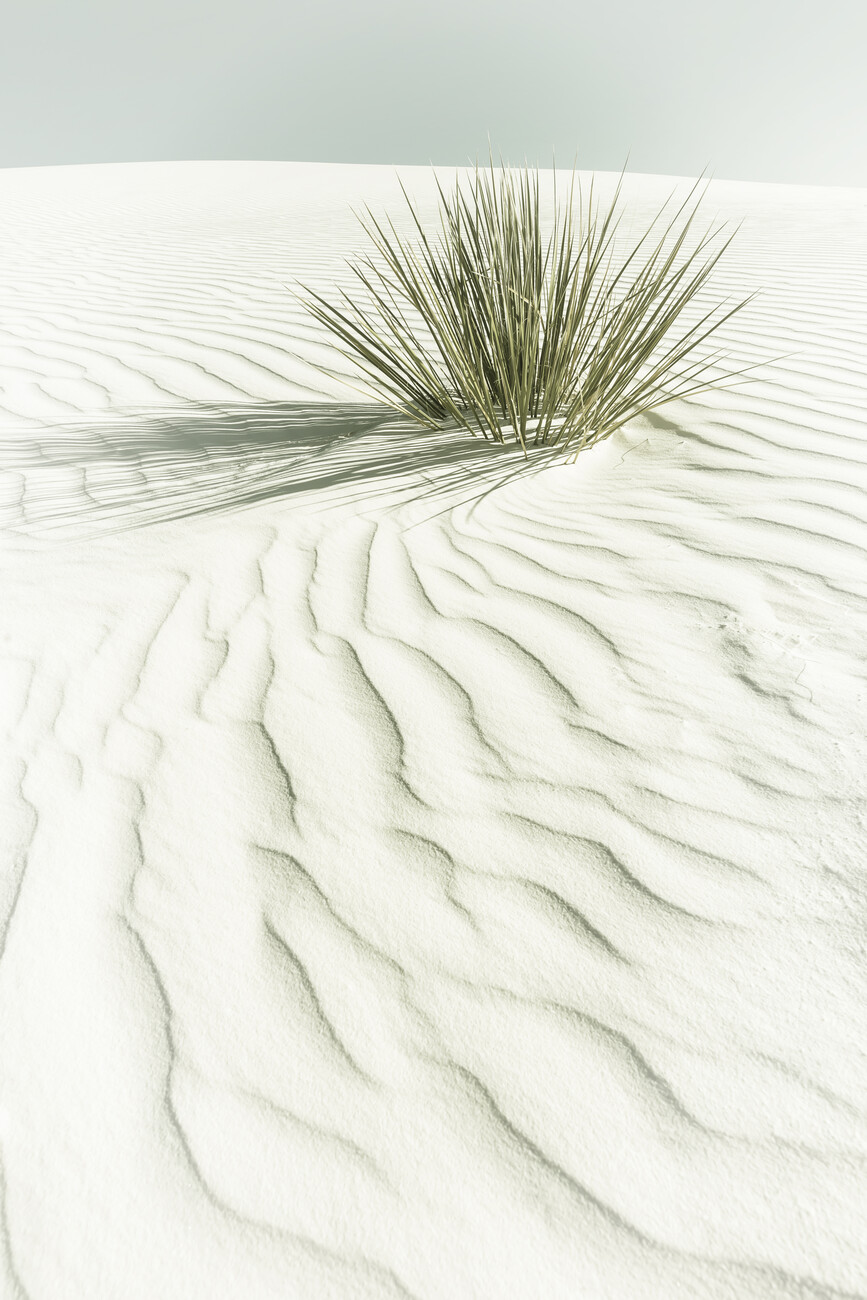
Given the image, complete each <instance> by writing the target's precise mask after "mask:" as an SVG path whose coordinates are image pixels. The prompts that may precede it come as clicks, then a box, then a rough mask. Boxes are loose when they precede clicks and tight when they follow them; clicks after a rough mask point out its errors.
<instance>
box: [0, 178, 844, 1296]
mask: <svg viewBox="0 0 867 1300" xmlns="http://www.w3.org/2000/svg"><path fill="white" fill-rule="evenodd" d="M444 170H445V169H444ZM425 171H426V169H412V168H406V169H401V173H402V175H404V176H406V177H407V178H408V179H409V180H410V181H411V182H412V184H413V185H415V186H416V187H417V188H418V191H419V192H420V193H421V191H422V189H423V186H424V185H427V184H428V181H426V180H424V176H423V173H425ZM631 183H632V186H633V190H634V199H635V203H636V205H637V207H636V211H639V215H640V205H641V204H642V203H644V204H646V205H648V208H652V207H653V204H654V202H655V201H656V197H657V191H660V192H661V193H662V192H664V191H665V189H666V187H665V184H664V183H663V182H661V181H660V179H659V178H634V180H633V181H632V182H631ZM2 188H3V189H4V195H5V197H4V202H5V204H6V206H5V209H4V211H5V212H6V216H5V218H4V220H5V221H6V222H7V223H8V225H9V227H10V234H9V238H8V239H7V243H6V248H5V251H4V254H3V256H4V257H5V258H7V259H11V261H12V263H14V264H15V265H17V266H18V267H19V270H20V278H19V280H18V281H17V282H16V286H15V288H14V292H13V293H12V294H11V298H10V303H11V305H10V306H9V309H8V311H6V313H5V314H4V317H3V330H4V331H5V334H4V338H3V349H4V351H3V353H2V357H0V360H2V367H3V368H2V372H0V373H2V376H3V393H4V397H3V404H4V409H5V411H6V422H5V428H4V430H3V439H2V464H0V489H2V501H0V525H2V532H0V543H2V546H0V595H2V607H0V726H2V731H3V736H4V743H3V749H2V752H0V1296H2V1297H3V1298H4V1300H5V1297H6V1296H9V1297H14V1298H15V1300H21V1298H22V1297H27V1298H28V1300H55V1298H56V1297H59V1298H60V1300H66V1298H67V1297H68V1298H69V1300H78V1298H80V1297H82V1296H87V1297H89V1298H93V1300H116V1297H119V1296H123V1297H124V1300H153V1297H154V1296H160V1297H165V1298H166V1300H186V1298H188V1297H190V1296H212V1297H214V1298H215V1300H248V1298H249V1297H256V1298H257V1300H258V1298H259V1297H263V1298H265V1297H274V1300H277V1297H280V1298H281V1300H284V1298H285V1297H287V1296H292V1297H296V1296H297V1297H310V1298H311V1300H313V1298H314V1297H315V1298H316V1300H318V1298H319V1297H324V1296H329V1297H345V1298H346V1300H350V1298H351V1300H355V1298H356V1297H371V1298H372V1297H376V1298H377V1300H379V1298H380V1297H383V1298H384V1297H388V1298H389V1300H391V1298H392V1297H394V1298H397V1297H401V1298H404V1300H405V1298H407V1297H412V1298H415V1300H440V1298H442V1300H453V1298H454V1300H470V1298H473V1300H474V1298H475V1297H486V1298H487V1297H493V1296H496V1297H498V1298H499V1297H504V1298H505V1297H509V1298H512V1297H514V1300H525V1298H527V1297H534V1298H535V1297H538V1298H539V1300H543V1298H544V1300H550V1298H560V1297H562V1300H574V1297H576V1296H581V1297H588V1298H589V1297H593V1298H594V1300H595V1297H606V1298H608V1297H611V1298H614V1300H644V1298H645V1297H646V1298H647V1300H655V1298H656V1297H660V1296H665V1297H672V1298H673V1300H692V1298H693V1297H708V1298H710V1297H713V1298H716V1297H733V1296H737V1297H738V1298H739V1300H740V1297H750V1298H753V1297H755V1298H756V1300H764V1298H765V1297H773V1298H774V1300H776V1298H779V1300H783V1298H785V1300H790V1298H794V1297H798V1298H799V1300H800V1298H801V1297H814V1298H819V1297H822V1298H831V1297H857V1296H862V1297H863V1296H867V1242H865V1233H864V1217H865V1216H864V1205H865V1202H867V1058H865V1044H867V997H865V993H867V948H865V933H867V886H865V876H864V859H863V845H864V838H865V808H867V800H865V793H867V791H865V786H867V780H865V772H867V744H865V735H867V682H865V677H867V670H865V664H864V653H863V647H864V645H865V643H867V579H865V574H867V564H865V560H867V504H865V502H867V496H865V487H867V440H865V410H867V394H865V388H867V384H865V380H864V375H865V374H867V366H865V365H864V364H863V362H864V343H865V336H867V293H865V274H867V257H865V235H864V231H865V222H864V216H865V214H867V194H864V193H863V192H862V193H859V192H856V191H836V190H835V191H832V190H826V191H820V190H806V189H805V190H795V189H790V188H788V187H780V186H773V187H772V186H768V187H763V186H747V185H738V186H735V185H724V184H722V183H717V184H716V187H715V189H714V190H713V191H712V196H713V198H714V200H715V201H716V204H717V206H718V207H719V209H720V210H721V212H722V214H723V215H725V214H726V212H729V211H731V212H732V213H735V214H737V213H740V215H745V216H746V220H745V224H744V227H743V233H744V239H743V241H742V249H741V253H740V254H739V258H740V260H737V259H733V260H732V263H731V265H730V267H729V269H728V271H727V273H726V274H727V276H728V281H729V287H730V291H731V292H732V293H736V294H742V293H743V292H745V291H749V290H750V289H751V288H752V287H753V283H754V281H755V279H756V278H757V277H759V276H761V278H762V279H763V281H764V282H765V283H767V284H768V285H769V292H768V294H767V295H765V297H764V299H763V300H757V302H756V304H755V305H753V306H751V307H750V309H749V312H750V315H749V317H747V313H744V315H743V320H742V322H741V324H739V325H738V326H737V328H735V327H734V326H733V327H732V331H731V337H730V346H731V347H732V348H733V349H737V350H738V352H739V353H740V354H741V355H742V356H743V357H744V358H746V359H748V360H750V359H759V358H760V357H762V356H770V355H772V354H776V353H779V352H782V351H787V350H794V349H798V350H799V357H798V360H797V361H794V360H789V361H787V362H781V363H778V364H777V365H776V366H775V367H772V368H771V369H770V372H769V374H768V375H767V376H766V377H765V378H764V379H763V382H762V384H757V385H755V386H753V387H752V388H751V389H747V390H745V391H744V392H743V393H740V394H737V395H725V394H714V395H711V396H707V397H705V398H703V399H702V400H701V401H694V402H691V403H678V404H676V405H672V406H671V407H669V408H667V409H666V410H665V411H663V412H660V413H658V414H656V415H654V416H653V417H651V418H649V419H646V420H643V421H639V422H636V423H635V424H634V425H633V426H631V427H630V428H629V429H628V430H625V431H623V432H622V433H620V434H618V435H616V436H615V437H614V438H613V439H611V440H610V441H609V442H607V443H605V444H602V445H601V446H600V447H598V448H596V449H594V450H593V451H592V452H591V453H589V454H588V455H587V456H586V457H584V458H582V459H581V460H579V462H578V464H577V465H575V466H556V465H554V466H551V467H548V468H541V465H540V463H539V462H538V460H537V464H535V465H534V466H531V468H533V469H540V471H541V472H539V473H536V474H529V475H528V474H525V475H521V476H518V477H514V478H512V479H510V480H509V481H508V482H507V483H505V484H504V485H502V486H500V487H499V488H498V489H497V490H495V491H491V492H490V493H489V494H488V495H486V496H485V497H484V498H483V499H481V500H480V501H478V502H477V503H476V504H473V503H471V502H464V503H461V502H462V500H463V498H464V497H468V496H469V495H470V494H471V491H472V490H473V489H474V488H475V489H476V490H477V491H478V489H479V487H486V486H488V485H493V484H494V475H495V471H496V473H500V472H501V471H505V470H508V471H509V472H511V471H512V470H514V469H515V468H516V467H517V465H518V462H517V461H516V459H515V458H514V456H513V455H511V453H505V454H499V453H497V452H496V451H495V450H494V449H492V448H490V447H487V446H484V445H483V444H473V443H468V442H467V440H466V439H465V438H463V437H456V436H455V435H453V434H449V433H446V434H443V435H442V436H441V435H436V436H431V437H427V436H420V435H417V434H414V433H412V432H410V431H409V430H408V429H407V428H406V426H405V425H403V424H401V423H400V422H399V421H395V420H393V419H392V418H391V417H389V416H388V415H384V414H383V413H382V412H381V411H377V410H374V409H372V408H369V407H362V406H360V405H357V404H352V403H347V402H346V400H345V392H341V395H340V396H338V389H337V388H335V392H334V393H333V394H330V395H329V394H323V392H322V391H321V389H318V390H317V389H314V387H313V381H312V380H311V378H310V375H311V373H315V372H311V371H310V368H309V367H308V366H306V365H305V361H304V357H305V355H306V356H307V357H308V358H309V357H311V356H313V355H314V353H313V352H307V351H305V349H307V348H310V347H318V348H319V349H320V352H319V353H317V354H316V355H317V356H322V355H324V352H323V351H322V349H323V347H324V345H323V343H322V342H321V341H320V342H319V343H315V341H314V342H311V340H313V339H314V335H313V333H312V332H310V331H308V328H307V326H303V327H302V324H301V321H300V318H299V317H293V315H292V312H291V310H289V309H288V308H286V307H285V304H283V305H282V306H281V307H280V309H279V311H278V310H277V307H276V304H277V302H278V296H277V292H276V287H275V286H276V280H277V276H278V271H279V274H282V275H283V276H284V278H285V275H286V274H288V272H289V267H290V265H291V266H292V267H295V268H296V269H298V273H299V274H300V273H302V272H303V274H305V275H306V276H307V277H308V278H313V276H314V275H320V276H322V278H323V280H327V279H328V277H329V275H330V276H331V277H332V282H334V281H336V280H337V279H339V276H338V274H337V272H336V271H335V270H334V269H333V262H334V259H335V258H336V256H337V254H338V252H340V253H341V255H342V251H344V250H347V251H348V250H350V249H351V247H352V240H353V239H354V240H355V241H356V246H357V247H360V245H359V244H358V239H357V236H356V235H354V234H353V231H352V228H351V225H349V224H346V223H345V218H344V205H345V203H346V202H347V201H352V202H354V203H356V205H359V204H360V203H361V202H364V201H371V202H373V201H378V199H379V198H381V199H382V201H383V203H384V202H385V201H386V200H387V201H388V202H389V203H391V204H392V206H393V191H397V186H396V182H395V181H394V179H393V174H392V171H391V169H387V168H340V167H327V166H323V167H319V168H316V167H313V166H307V165H305V166H301V165H289V164H285V165H283V164H166V165H151V164H147V165H137V166H135V167H116V168H75V169H64V168H57V169H34V171H33V174H31V175H29V176H28V175H25V174H24V172H23V171H22V172H18V173H14V174H13V173H6V174H4V176H3V179H2ZM431 188H432V187H431ZM425 193H426V194H427V191H426V190H425ZM431 212H432V213H433V212H435V203H433V202H431ZM16 223H17V224H16ZM28 223H29V225H28ZM28 229H29V230H30V233H29V234H28V233H27V231H28ZM147 232H150V235H149V236H148V237H147V238H145V235H147ZM323 232H324V234H323ZM40 241H41V242H40ZM280 257H282V258H283V259H284V264H283V265H282V266H280V267H277V265H276V263H277V262H279V258H280ZM15 259H17V262H16V260H15ZM338 260H339V259H338ZM8 264H9V263H8V262H7V265H8ZM257 267H258V268H259V270H258V272H257V271H256V268H257ZM76 268H77V269H76ZM34 269H38V272H39V273H38V275H34ZM272 275H273V277H274V281H273V283H272ZM257 276H258V278H257ZM100 277H101V278H100ZM100 285H101V286H102V288H101V289H100V288H99V286H100ZM101 295H102V296H101ZM280 301H281V302H282V300H280ZM284 312H285V314H281V313H284ZM194 316H195V319H196V322H197V323H196V324H195V328H194V327H193V317H194ZM266 359H267V365H266V364H265V363H266ZM64 367H67V368H66V369H64ZM266 371H268V372H269V374H270V376H271V377H270V378H266ZM305 385H309V387H305ZM269 386H270V387H269ZM498 457H499V458H498ZM492 467H493V468H492ZM434 489H436V490H435V491H434ZM446 507H448V508H446ZM439 511H443V513H437V512H439ZM429 516H434V517H432V518H429Z"/></svg>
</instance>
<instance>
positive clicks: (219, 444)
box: [0, 402, 562, 540]
mask: <svg viewBox="0 0 867 1300" xmlns="http://www.w3.org/2000/svg"><path fill="white" fill-rule="evenodd" d="M558 458H559V459H562V455H560V456H559V457H558ZM551 460H552V456H551V449H550V448H542V447H540V448H538V449H535V451H531V452H530V455H529V458H528V459H527V460H525V459H524V457H523V455H522V453H521V452H520V449H518V448H516V447H503V446H500V445H498V444H495V443H493V442H491V441H488V440H485V439H483V438H477V439H468V438H467V437H466V434H465V433H462V432H461V431H459V430H457V429H452V428H450V427H449V425H448V424H445V425H444V426H443V428H441V429H438V430H426V429H422V428H420V427H419V426H418V425H417V424H414V423H413V422H412V421H410V420H408V419H407V418H406V417H405V416H402V415H400V414H399V413H397V412H395V411H393V410H390V409H389V408H388V407H385V406H379V405H375V404H372V403H364V404H362V403H342V402H340V403H336V402H327V403H323V402H280V403H275V402H262V403H250V404H247V403H231V404H227V403H220V404H218V403H206V402H201V403H190V404H189V405H186V406H183V407H177V408H172V409H165V410H162V411H141V410H139V411H136V412H125V413H120V412H119V413H118V414H117V416H116V417H114V418H112V417H111V416H109V415H105V416H101V417H100V418H99V419H98V420H94V421H90V422H87V423H86V422H84V421H81V422H77V423H75V424H73V423H70V424H66V425H53V426H49V427H44V428H36V429H33V430H32V431H31V430H27V431H25V432H22V433H18V434H16V435H15V436H14V438H11V439H10V438H4V439H3V440H2V442H0V491H2V496H0V527H3V528H4V529H5V530H7V531H9V532H13V533H23V534H27V535H30V536H34V537H45V538H54V539H57V540H80V539H82V538H87V537H92V536H102V535H105V534H106V533H111V532H125V531H128V530H131V529H138V528H141V527H144V526H148V525H152V524H159V523H166V522H170V521H172V520H178V519H183V518H188V517H191V516H206V515H217V514H221V513H228V512H234V511H238V510H241V509H248V508H252V507H256V506H260V505H263V504H266V503H268V502H272V503H273V502H277V501H281V500H283V499H286V498H290V497H291V496H293V495H294V494H298V493H302V492H303V493H311V492H316V493H317V496H320V495H321V500H322V505H323V507H326V506H334V505H340V504H344V503H349V502H353V501H359V500H362V499H363V500H365V501H366V502H367V503H368V504H369V505H370V506H371V508H373V507H374V506H375V505H376V504H377V501H378V499H382V498H388V500H389V503H390V504H393V505H399V504H405V503H408V502H410V501H414V500H420V499H422V498H424V499H425V501H428V500H429V501H430V502H431V510H432V513H434V514H436V513H438V512H439V510H440V509H441V508H446V509H448V508H449V506H450V505H458V504H460V503H461V502H462V501H466V500H473V499H476V498H478V497H480V496H481V495H482V494H483V493H484V492H485V491H487V490H489V489H492V488H494V487H496V486H498V485H499V484H501V483H502V482H505V481H508V480H509V479H510V478H512V477H514V476H516V475H517V474H521V473H524V474H526V473H532V472H534V471H535V470H536V469H540V468H544V467H545V464H546V463H550V462H551ZM420 480H421V482H420ZM420 488H421V490H420ZM455 494H457V498H456V499H455V500H451V497H452V496H454V495H455ZM434 503H436V504H434ZM419 522H422V521H421V520H419Z"/></svg>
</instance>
